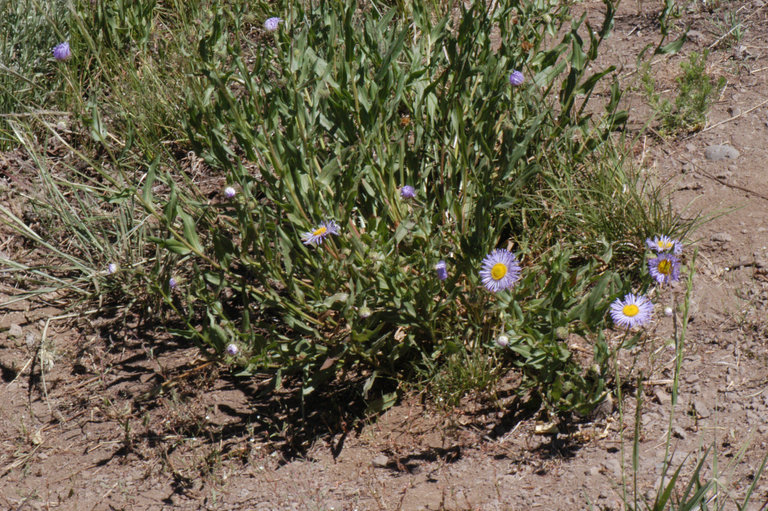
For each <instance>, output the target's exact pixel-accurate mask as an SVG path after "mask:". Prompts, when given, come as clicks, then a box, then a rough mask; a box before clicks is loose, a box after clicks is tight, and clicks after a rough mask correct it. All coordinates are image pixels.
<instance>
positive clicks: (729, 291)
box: [0, 0, 768, 510]
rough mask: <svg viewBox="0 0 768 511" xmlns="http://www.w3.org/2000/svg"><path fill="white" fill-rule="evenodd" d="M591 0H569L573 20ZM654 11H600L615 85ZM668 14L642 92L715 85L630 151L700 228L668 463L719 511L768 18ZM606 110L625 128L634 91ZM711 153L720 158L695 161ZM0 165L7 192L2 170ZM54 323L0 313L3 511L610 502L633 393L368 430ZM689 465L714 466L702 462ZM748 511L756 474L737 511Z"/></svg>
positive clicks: (750, 460) (745, 464) (33, 312)
mask: <svg viewBox="0 0 768 511" xmlns="http://www.w3.org/2000/svg"><path fill="white" fill-rule="evenodd" d="M601 6H602V3H600V2H587V3H586V4H585V7H586V9H587V10H588V12H589V15H590V19H592V18H593V17H594V19H595V20H597V19H598V18H599V12H600V10H601ZM658 9H659V5H658V3H656V2H653V3H650V2H649V3H647V4H636V3H632V2H624V4H623V5H622V6H621V8H620V10H619V14H618V16H617V18H616V26H615V29H614V33H613V35H612V37H611V39H610V40H609V41H608V43H607V47H606V48H605V50H606V54H605V56H604V61H605V62H606V63H613V64H616V65H618V66H620V67H621V73H622V76H623V77H624V83H625V84H630V83H633V80H634V79H635V78H636V74H635V71H636V63H635V62H636V56H637V54H638V52H639V51H640V49H642V48H643V47H644V46H645V45H646V44H649V43H652V42H655V41H656V38H657V37H658V26H657V24H656V21H655V20H656V18H657V15H658ZM726 12H732V13H737V14H738V15H739V16H740V18H741V20H742V21H743V26H742V29H743V30H742V33H743V37H742V38H741V40H740V41H735V40H733V38H732V37H730V36H727V37H723V35H724V34H727V33H728V31H729V30H730V28H731V27H732V25H728V24H726V23H725V21H724V20H725V13H726ZM679 22H680V23H685V24H690V25H691V29H692V32H691V41H689V43H687V45H686V46H685V47H684V50H683V52H682V54H681V55H678V56H674V57H672V58H669V59H667V58H656V59H654V67H653V69H654V75H655V76H656V79H657V81H658V82H659V84H660V85H661V88H662V89H664V88H668V89H674V87H675V82H674V76H676V75H677V74H678V73H679V69H680V68H679V63H680V61H681V60H682V59H684V58H686V57H685V55H687V53H688V52H690V51H699V52H701V51H702V50H703V49H705V48H707V47H709V46H711V45H713V44H714V46H713V53H712V54H711V55H710V58H709V61H708V72H709V73H710V74H712V75H714V76H724V77H726V79H727V86H726V88H725V89H724V91H723V92H722V94H721V96H720V97H719V99H718V101H717V102H716V104H715V105H714V106H713V108H712V110H711V112H710V114H709V117H708V122H707V127H706V128H705V129H704V130H702V131H699V132H698V133H694V134H690V135H681V136H679V137H677V138H675V139H667V140H663V139H659V138H658V137H653V136H652V135H653V134H652V133H650V134H649V135H648V136H646V137H643V138H641V139H640V140H639V142H638V149H637V155H638V164H639V165H640V166H641V167H642V168H643V169H644V172H646V173H648V175H649V176H651V177H652V178H653V179H654V180H655V181H656V182H658V183H663V184H664V186H665V187H666V190H667V191H669V192H671V200H672V203H673V205H674V207H675V208H676V209H677V211H680V212H682V214H683V215H684V216H687V217H693V216H695V215H697V214H703V215H704V216H707V217H710V220H709V221H708V222H706V223H705V224H703V226H702V227H701V228H700V229H698V230H697V231H696V232H695V233H694V234H693V237H694V239H692V240H688V241H689V244H688V246H687V248H686V252H687V254H688V256H687V257H688V260H689V261H690V257H691V254H692V253H693V250H695V249H698V259H697V262H696V269H697V270H696V275H695V277H694V294H693V307H692V310H693V313H692V321H691V322H690V324H689V330H688V336H687V339H686V344H685V353H684V357H685V358H684V362H683V373H682V378H681V385H680V398H679V401H678V404H677V406H676V408H675V412H674V416H673V421H672V426H673V427H672V431H673V439H672V449H673V467H677V466H678V465H679V464H680V463H682V462H683V461H684V460H685V459H686V457H687V458H688V461H687V463H686V465H685V468H684V470H683V471H682V475H681V477H682V478H683V480H684V481H686V482H687V476H688V475H689V474H690V473H691V472H692V470H693V467H694V465H695V462H696V461H697V460H698V459H699V457H700V456H701V455H702V454H703V451H704V450H706V449H707V448H708V447H710V446H714V449H716V451H717V464H718V467H717V471H718V473H719V474H720V477H719V483H720V485H721V487H722V492H723V493H722V494H723V495H726V496H727V497H726V499H727V500H726V503H725V505H724V507H723V509H736V502H737V501H738V499H739V498H740V497H741V496H743V495H744V492H745V491H746V490H747V488H748V487H749V485H750V484H752V479H751V474H753V473H754V471H755V469H756V468H757V467H758V465H759V463H760V461H761V459H762V457H763V456H765V454H766V452H768V447H767V442H768V321H767V319H768V318H766V307H767V304H768V222H767V220H768V179H767V178H766V177H767V176H768V174H767V173H768V165H767V163H766V162H768V103H767V102H766V101H768V5H766V2H765V1H764V0H755V1H750V2H725V1H723V2H720V3H717V2H715V3H712V2H706V3H703V4H702V3H700V2H696V3H692V4H691V5H690V7H689V8H688V9H687V10H686V9H685V8H684V9H683V18H682V20H680V21H679ZM718 42H720V44H716V43H718ZM625 98H626V100H627V101H628V104H629V106H630V107H631V109H632V115H633V116H635V118H636V119H639V120H642V116H643V115H644V113H645V112H646V111H647V108H644V107H643V99H642V95H641V94H640V93H639V92H632V91H630V92H628V93H627V95H626V97H625ZM639 124H640V123H639V122H638V125H639ZM718 144H728V145H730V146H731V147H733V148H735V149H736V150H737V151H738V153H739V154H738V156H736V157H735V158H727V159H723V160H718V161H715V160H712V159H709V158H708V157H707V156H706V150H707V148H708V147H710V146H713V145H718ZM6 156H7V155H6ZM3 161H6V163H5V164H2V165H0V171H1V172H2V174H3V175H4V176H6V179H7V181H8V182H9V184H10V185H13V177H12V176H13V175H14V174H15V173H16V171H17V170H18V169H17V168H15V167H14V165H15V164H9V163H7V162H8V161H11V160H9V159H8V158H7V157H4V158H3ZM12 161H15V160H12ZM6 195H7V194H6ZM13 243H14V241H13V240H11V239H6V240H4V242H3V245H2V247H0V248H1V249H2V250H10V249H11V247H12V246H13ZM0 293H2V294H4V295H12V294H13V293H14V289H11V288H10V287H9V286H8V285H5V287H4V288H2V289H0ZM683 294H684V287H683V286H678V287H676V288H672V289H671V290H667V291H665V292H664V293H663V294H661V295H660V296H657V297H656V300H655V301H656V302H657V308H656V311H657V313H656V316H655V322H656V324H655V326H654V327H653V330H652V333H651V335H650V339H649V340H648V342H647V343H645V344H644V345H643V346H641V347H640V348H639V350H638V353H637V357H638V360H639V361H640V365H641V366H642V367H645V368H646V370H645V371H646V372H645V377H646V383H645V385H644V387H643V388H644V393H643V400H642V406H641V413H640V414H639V415H640V418H641V419H640V420H641V423H642V427H641V435H640V442H639V449H640V451H639V454H640V471H639V474H638V494H639V497H640V498H641V499H642V498H644V497H652V496H653V495H654V494H655V493H654V492H655V488H656V487H657V486H658V482H659V478H660V476H661V473H662V461H663V455H664V440H665V435H666V432H667V429H668V426H669V417H670V409H671V406H670V403H669V401H670V394H671V378H672V375H673V366H674V352H673V351H672V350H670V347H669V341H670V339H671V332H672V319H671V318H669V317H665V316H664V315H663V314H661V309H663V308H664V307H665V306H666V305H672V302H673V299H675V297H676V299H677V300H680V299H681V297H682V295H683ZM61 315H63V311H62V310H61V308H60V306H59V305H58V304H56V303H48V304H40V303H36V304H30V303H28V302H19V303H17V304H15V305H14V306H12V307H9V308H6V309H5V310H3V311H0V369H1V370H2V374H1V375H0V376H2V382H0V410H1V412H0V508H2V509H14V510H21V509H73V510H114V509H121V510H122V509H126V510H127V509H131V510H160V509H216V510H222V509H232V510H241V509H242V510H246V509H248V510H250V509H257V510H283V509H297V510H304V509H317V510H330V509H335V510H353V509H357V510H368V509H375V510H396V509H402V510H417V509H433V510H434V509H451V510H469V509H472V510H515V509H587V508H588V507H589V505H590V503H591V504H592V505H594V508H595V509H610V510H617V509H624V505H623V504H622V488H623V486H622V484H621V481H622V477H623V474H624V476H625V477H627V478H628V480H630V481H631V476H632V473H631V469H630V466H631V465H630V459H631V450H632V439H633V435H634V416H635V410H636V399H635V397H634V396H633V395H629V396H626V395H625V396H624V399H623V401H622V403H621V404H622V406H621V407H619V406H614V408H613V409H611V407H610V406H607V407H603V408H602V410H601V413H598V414H596V415H595V416H594V417H592V418H591V420H589V421H586V422H584V423H581V424H571V425H570V426H569V428H568V430H567V431H561V432H560V433H559V434H557V435H538V434H536V430H535V428H536V425H537V424H536V419H537V417H536V404H535V403H526V402H524V401H521V400H518V399H515V398H514V397H513V395H514V394H513V392H512V390H513V388H514V385H515V380H514V377H513V376H510V377H509V379H508V381H505V382H504V384H503V385H502V387H501V388H500V391H499V394H498V399H497V400H496V401H491V402H488V401H487V400H482V399H467V401H466V402H465V403H464V404H463V405H462V406H460V407H459V408H458V409H456V410H448V411H446V410H442V409H440V408H436V407H435V406H434V405H433V404H432V401H431V400H429V399H424V396H420V395H414V396H410V397H408V398H407V399H405V401H404V402H403V403H401V404H399V405H398V406H396V407H394V408H392V409H390V410H389V411H388V412H387V413H385V414H384V415H383V416H381V417H379V418H378V419H377V420H375V421H374V420H369V421H365V420H360V419H359V417H361V416H363V414H362V409H363V408H362V406H363V405H362V404H361V403H359V402H358V401H356V400H355V398H349V399H348V398H346V397H345V396H344V392H343V391H342V392H340V393H339V392H337V393H336V394H334V395H332V396H317V397H316V398H314V399H313V400H312V401H311V402H310V401H307V402H306V403H303V404H302V403H300V402H299V401H297V400H296V398H295V397H293V396H292V395H288V394H286V395H285V396H281V395H274V393H271V392H270V393H267V391H266V390H265V389H267V386H265V385H264V383H263V382H259V381H250V380H249V381H243V380H242V379H238V378H235V377H234V376H232V375H230V374H229V373H226V372H225V371H224V370H223V369H221V368H218V367H216V366H214V365H213V364H209V363H206V362H205V361H203V360H200V359H198V358H196V350H195V349H194V348H190V347H187V346H179V345H177V344H175V341H174V340H173V339H170V338H167V337H158V336H157V334H156V333H154V331H153V330H152V329H151V327H144V326H142V328H140V325H138V324H134V323H132V322H131V321H128V322H127V323H123V322H122V321H110V320H109V319H105V318H98V319H96V316H94V317H90V316H86V317H83V318H79V319H77V320H73V319H72V318H66V317H65V318H61V319H51V318H57V317H58V316H61ZM649 368H651V369H649ZM627 388H628V389H629V390H630V391H632V389H633V388H634V387H632V386H628V387H627ZM337 390H338V389H337ZM268 396H269V397H268ZM622 452H623V453H624V454H623V455H622ZM622 460H624V461H622ZM705 467H706V468H705V473H706V474H711V473H712V470H713V469H714V467H713V458H712V457H711V455H710V458H709V459H708V460H707V461H706V462H705ZM628 488H630V489H631V484H630V485H629V486H628ZM630 498H631V495H630ZM728 499H730V500H728ZM766 506H768V477H763V479H762V480H760V481H759V482H758V484H757V486H756V489H755V492H754V494H753V498H752V501H751V503H750V506H749V509H765V508H766Z"/></svg>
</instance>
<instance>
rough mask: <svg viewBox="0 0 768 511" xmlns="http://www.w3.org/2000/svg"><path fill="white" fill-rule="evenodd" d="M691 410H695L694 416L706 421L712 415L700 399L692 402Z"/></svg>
mask: <svg viewBox="0 0 768 511" xmlns="http://www.w3.org/2000/svg"><path fill="white" fill-rule="evenodd" d="M693 409H694V410H696V414H697V415H698V416H699V417H701V418H702V419H706V418H707V417H709V416H710V415H712V410H711V409H710V408H709V406H707V404H706V403H705V402H704V401H702V400H701V399H696V400H694V401H693Z"/></svg>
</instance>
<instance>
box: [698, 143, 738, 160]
mask: <svg viewBox="0 0 768 511" xmlns="http://www.w3.org/2000/svg"><path fill="white" fill-rule="evenodd" d="M740 154H741V153H740V152H739V151H737V150H736V148H735V147H732V146H729V145H728V144H723V145H711V146H709V147H707V148H706V149H705V150H704V157H705V158H706V159H708V160H711V161H721V160H725V159H728V160H735V159H736V158H738V157H739V155H740Z"/></svg>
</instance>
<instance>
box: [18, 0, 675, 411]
mask: <svg viewBox="0 0 768 511" xmlns="http://www.w3.org/2000/svg"><path fill="white" fill-rule="evenodd" d="M97 4H98V5H96V8H95V9H87V8H86V7H87V6H86V3H85V2H82V3H77V4H76V6H75V8H74V9H72V10H71V11H70V19H69V29H70V30H71V31H72V47H73V54H74V57H73V59H72V60H71V61H69V63H68V64H67V67H66V68H65V70H63V71H62V72H63V73H65V77H66V78H67V82H66V83H67V88H66V90H65V92H64V93H63V95H62V97H61V98H60V99H61V101H62V102H63V104H67V105H70V108H71V109H72V110H73V112H75V113H76V114H77V116H78V117H77V118H78V119H79V123H80V124H79V125H75V126H73V128H76V129H73V133H71V134H69V136H62V135H61V134H59V133H58V132H56V131H55V130H52V129H50V127H49V131H47V133H48V135H49V137H50V138H49V140H50V141H54V142H55V143H56V144H59V145H60V146H61V147H64V148H66V149H67V153H68V154H70V155H73V156H72V157H71V158H72V160H71V161H69V162H61V161H59V162H57V166H56V167H55V168H54V167H52V166H50V165H47V164H46V161H44V160H45V158H44V157H43V154H44V153H43V152H42V151H40V149H39V147H37V145H36V143H35V141H34V140H33V139H32V138H31V137H29V136H28V135H27V134H25V133H26V132H25V131H24V127H23V126H19V127H18V130H17V132H16V139H17V140H18V141H20V142H21V143H22V144H23V146H24V147H25V148H26V150H27V152H28V154H31V155H36V157H38V158H40V160H41V161H40V165H37V168H38V171H39V172H40V173H42V174H45V175H46V176H47V177H46V178H45V179H46V181H45V182H46V183H48V184H47V186H46V187H45V188H44V189H43V190H42V192H40V191H38V194H37V196H36V197H35V201H33V204H35V205H36V206H39V209H40V210H41V214H42V213H44V211H43V210H47V211H49V212H50V211H54V210H55V208H57V207H60V204H66V210H67V211H68V212H71V214H67V215H63V216H61V217H60V218H59V220H58V221H56V220H52V221H53V222H54V223H55V224H56V225H55V226H53V225H52V226H51V228H49V229H47V230H46V231H47V232H49V233H56V234H55V236H54V237H46V236H44V235H43V234H42V233H40V232H38V231H35V232H34V235H33V234H32V233H30V232H28V231H25V229H26V227H28V226H27V225H26V224H25V223H24V221H23V219H22V218H20V217H18V216H14V217H10V216H9V217H8V220H7V221H8V223H10V224H12V225H13V226H14V228H16V229H17V230H18V231H19V232H21V233H25V236H27V237H28V238H30V239H32V240H33V241H34V242H36V243H39V244H41V245H43V246H44V247H46V248H47V249H48V250H50V252H51V253H52V254H54V255H55V256H56V257H58V258H62V257H63V258H70V259H67V260H70V261H71V263H72V264H71V266H70V267H69V270H68V272H66V273H65V274H64V276H65V277H66V278H67V279H69V281H77V282H78V285H77V286H75V288H76V289H77V290H78V292H79V293H80V294H84V295H89V296H91V297H93V296H96V297H99V298H104V297H105V296H110V297H111V298H112V299H114V300H117V301H120V300H123V301H125V300H126V296H133V297H136V298H135V300H136V301H135V306H136V307H140V308H141V310H142V313H143V314H144V315H147V316H149V315H152V314H155V315H157V314H160V315H161V316H160V317H162V318H163V319H164V320H165V321H167V324H168V325H169V329H170V330H171V331H172V332H174V333H175V334H176V335H178V336H181V337H183V338H186V339H189V340H190V341H192V342H195V343H197V344H198V345H199V346H200V347H201V349H202V350H203V352H204V353H206V354H207V355H208V356H210V357H214V358H218V359H220V360H223V361H225V362H227V363H231V364H233V366H235V367H237V368H238V371H239V374H241V375H243V376H247V375H254V374H259V375H267V376H269V377H270V378H272V380H273V382H274V384H275V386H276V387H279V386H281V385H282V384H283V382H284V381H285V380H286V379H287V378H289V379H291V380H293V381H298V382H300V386H301V390H302V393H303V395H307V394H310V393H312V392H314V391H315V390H316V389H318V387H320V386H322V385H324V384H325V383H326V382H328V381H329V380H333V379H338V378H346V377H347V376H350V375H354V376H355V377H359V376H360V375H364V376H365V378H367V380H365V383H364V384H363V386H362V388H361V389H360V390H361V392H362V393H364V394H365V395H366V396H369V397H370V400H371V402H372V403H375V402H378V403H381V405H380V406H379V409H381V408H383V407H386V406H389V405H391V404H392V403H393V402H394V400H393V399H392V398H391V394H386V395H381V396H380V395H376V392H377V391H375V390H373V389H375V388H377V387H375V386H374V383H375V382H380V381H387V382H389V383H390V385H388V386H387V387H388V388H389V389H391V388H392V387H393V386H397V384H398V383H400V382H414V381H422V380H424V379H433V378H434V381H435V382H437V383H436V385H441V386H442V387H444V388H445V392H446V394H447V395H450V396H452V397H451V399H460V395H461V394H462V393H463V392H466V391H468V390H471V389H472V388H481V387H483V386H489V385H492V384H493V381H494V379H495V378H496V375H498V374H500V371H501V369H503V368H510V367H517V368H519V370H520V372H521V374H523V375H524V377H525V379H524V383H523V385H522V387H521V390H522V391H533V392H535V393H538V394H540V395H541V397H542V401H543V402H544V403H545V405H546V406H547V408H548V409H549V410H550V411H551V412H553V413H561V414H567V413H570V412H571V411H578V412H585V411H588V410H589V409H590V408H591V407H593V406H594V405H595V404H596V403H598V402H599V401H600V399H602V397H603V396H604V395H605V392H606V390H605V386H606V376H605V374H606V371H607V368H608V367H609V361H610V359H611V357H612V356H613V351H611V349H609V347H608V343H607V342H606V339H605V338H604V335H603V333H602V332H603V330H604V327H605V326H606V320H605V312H606V309H607V307H608V305H609V304H610V303H611V301H612V300H614V299H615V298H616V297H618V296H621V295H623V294H625V293H627V292H628V291H629V290H630V287H631V278H632V277H633V276H637V275H639V274H640V273H641V272H640V262H639V257H638V254H639V253H641V252H642V248H641V245H642V240H643V239H644V238H645V237H647V236H651V235H653V234H657V233H659V232H664V233H669V234H676V233H678V232H679V231H680V230H681V229H683V230H684V228H681V227H680V226H678V224H677V221H676V220H675V219H674V217H671V216H670V215H669V212H668V210H667V209H666V208H665V207H664V205H663V204H662V203H661V201H660V200H659V199H658V197H656V196H653V195H651V196H648V195H645V194H644V193H642V191H639V190H640V187H639V184H638V181H637V179H636V178H635V177H634V176H633V174H632V172H631V171H630V167H629V165H628V164H627V162H626V160H625V153H624V152H623V151H622V149H621V148H622V146H621V145H620V144H618V143H616V141H615V135H614V133H615V132H616V130H617V129H618V128H620V127H622V126H623V123H624V121H625V120H626V113H625V112H623V111H621V110H620V108H619V101H620V98H621V88H620V85H619V84H618V83H617V82H616V81H615V80H614V81H613V82H611V83H610V84H606V86H605V90H606V91H607V92H608V95H607V99H606V101H605V102H604V103H602V104H600V105H591V104H590V100H591V98H592V95H593V92H594V91H595V90H596V87H597V86H598V84H601V83H602V82H603V81H608V80H610V77H611V76H612V75H611V72H612V71H613V68H608V69H605V70H602V71H599V72H596V73H594V74H589V73H588V71H587V70H588V69H590V66H591V65H592V63H593V62H594V61H595V59H596V58H597V55H598V51H599V47H600V44H601V43H602V41H603V40H604V38H605V37H606V36H607V35H608V34H609V32H610V29H611V27H612V22H613V16H614V6H613V3H611V2H609V1H606V2H605V18H604V20H603V23H602V25H601V27H597V28H595V29H593V27H589V26H587V25H586V23H585V18H584V17H582V18H578V19H574V18H572V16H571V12H570V8H569V6H568V5H567V4H557V6H556V7H552V6H550V5H546V4H540V3H533V4H525V5H523V4H519V3H518V2H512V1H500V2H494V3H493V4H492V5H485V4H483V3H480V2H478V3H475V4H473V5H472V6H470V7H465V6H463V5H461V6H459V7H458V8H457V9H456V10H454V11H452V12H451V13H450V14H447V15H445V14H443V13H441V12H438V10H436V9H435V7H434V6H433V5H432V4H431V3H429V2H420V1H419V2H412V3H406V4H398V5H395V6H389V5H386V4H384V3H378V2H372V3H369V4H365V5H357V4H356V3H354V2H351V3H346V4H343V3H340V2H319V3H316V4H314V3H304V2H292V3H289V4H287V5H286V8H285V10H284V11H283V12H281V13H280V17H281V18H282V20H283V22H282V23H280V24H279V25H278V29H277V30H276V31H271V30H267V29H266V28H265V27H264V26H263V20H265V19H267V18H268V17H270V16H273V15H274V14H275V13H271V12H270V13H267V12H263V13H261V11H259V12H258V13H256V14H254V12H253V11H251V10H249V5H248V4H247V3H245V2H236V1H235V2H229V3H227V4H226V5H218V4H216V5H210V6H201V8H200V9H197V8H195V7H189V6H186V5H181V4H179V5H177V4H175V3H163V4H156V3H154V2H151V1H142V2H134V3H128V2H119V3H116V4H113V5H111V6H108V5H106V4H103V3H99V2H97ZM89 5H90V4H89ZM260 14H263V16H260ZM160 25H162V26H165V27H168V29H169V30H168V31H167V32H162V31H160V32H162V33H161V34H160V35H158V34H157V32H158V31H157V30H155V29H154V28H153V27H158V26H160ZM198 27H200V28H198ZM584 33H587V34H589V39H588V40H585V39H584V37H583V34H584ZM555 34H561V35H560V36H559V37H560V39H559V40H555V39H554V37H555ZM126 52H128V53H130V55H131V57H130V58H125V55H126ZM513 71H519V72H520V73H521V74H522V77H523V81H522V83H520V80H519V76H518V75H516V76H515V79H514V80H512V81H510V75H511V74H512V73H513ZM588 105H590V108H587V107H588ZM405 186H410V187H412V188H413V196H411V194H410V193H402V192H403V189H404V187H405ZM51 218H54V217H53V216H51ZM110 219H112V220H115V219H119V222H115V221H112V222H110ZM495 250H508V251H510V252H511V253H512V254H514V255H515V257H516V258H517V259H516V260H517V261H519V263H520V265H521V275H520V278H519V279H518V280H517V281H516V282H514V287H509V286H504V287H505V288H506V289H504V290H500V291H499V292H491V291H489V290H488V289H486V288H485V287H484V286H483V284H482V282H481V278H480V267H481V264H482V262H483V260H484V259H485V258H486V256H488V254H491V253H492V252H493V251H495ZM439 261H444V262H445V269H446V273H447V275H445V278H443V276H442V275H440V274H438V273H437V272H436V271H435V265H436V264H437V263H438V262H439ZM108 263H112V264H115V265H117V271H111V270H106V269H107V268H109V266H108ZM17 271H28V269H23V268H17ZM57 275H58V276H57ZM55 276H57V277H56V278H60V279H61V278H63V276H62V275H60V274H58V273H57V274H54V273H53V272H48V273H45V272H43V273H42V274H40V275H38V277H37V278H38V279H39V280H38V281H45V280H46V279H51V278H53V277H55ZM46 289H47V288H46ZM158 311H159V312H158ZM502 334H503V335H506V336H508V338H509V349H508V350H507V351H506V352H505V355H504V356H502V357H499V358H498V360H499V362H498V364H500V366H494V367H500V368H496V369H495V368H494V367H491V365H490V362H489V361H490V360H492V358H493V357H491V350H494V349H495V348H494V340H495V339H497V338H498V336H499V335H502ZM568 335H578V336H582V337H584V338H587V339H589V340H590V341H591V342H592V343H593V344H594V347H595V348H594V354H593V357H592V358H591V359H590V360H589V361H587V362H586V363H585V362H584V361H581V362H580V361H578V360H576V359H575V357H574V356H573V353H571V351H570V350H569V348H568V346H567V344H566V343H565V342H564V340H565V339H566V338H567V336H568ZM233 347H234V348H233ZM461 361H472V362H469V363H468V365H466V366H465V367H461V370H457V369H458V368H459V367H460V364H462V362H461ZM443 367H446V368H447V369H446V372H441V371H442V369H441V368H443ZM451 368H453V369H451ZM465 369H466V371H465ZM483 373H487V374H483ZM425 375H426V376H425ZM446 375H447V376H446ZM486 376H487V377H486ZM446 378H447V379H446ZM462 380H463V381H462ZM441 381H442V382H443V383H440V382H441ZM455 383H461V384H460V385H455Z"/></svg>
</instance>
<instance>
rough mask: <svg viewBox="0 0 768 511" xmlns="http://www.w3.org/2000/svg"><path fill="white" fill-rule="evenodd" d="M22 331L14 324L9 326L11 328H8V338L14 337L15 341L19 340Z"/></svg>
mask: <svg viewBox="0 0 768 511" xmlns="http://www.w3.org/2000/svg"><path fill="white" fill-rule="evenodd" d="M22 333H23V332H22V330H21V327H20V326H19V325H17V324H16V323H13V324H11V326H10V327H9V328H8V337H15V338H17V339H20V338H21V335H22Z"/></svg>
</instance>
